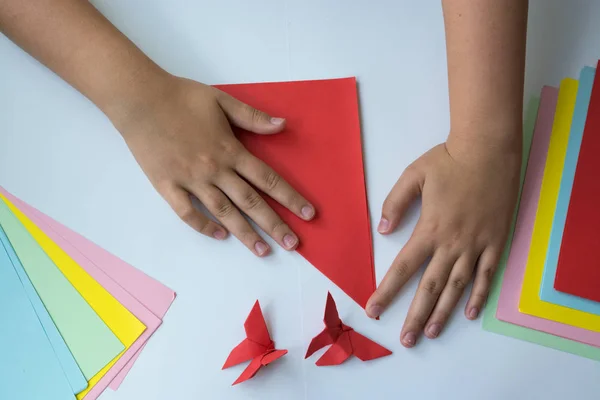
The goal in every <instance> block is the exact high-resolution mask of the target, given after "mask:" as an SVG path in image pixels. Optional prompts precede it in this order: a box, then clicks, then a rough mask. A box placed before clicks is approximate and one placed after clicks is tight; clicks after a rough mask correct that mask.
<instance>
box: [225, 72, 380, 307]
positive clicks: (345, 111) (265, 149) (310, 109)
mask: <svg viewBox="0 0 600 400" xmlns="http://www.w3.org/2000/svg"><path fill="white" fill-rule="evenodd" d="M217 88H219V89H221V90H223V91H224V92H226V93H229V94H230V95H232V96H234V97H236V98H237V99H239V100H241V101H243V102H245V103H247V104H249V105H251V106H253V107H255V108H258V109H260V110H263V111H265V112H267V113H269V114H270V115H272V116H277V117H283V118H286V120H287V124H286V129H285V131H284V132H282V133H280V134H276V135H256V134H252V133H248V132H244V131H239V132H237V133H238V137H239V139H240V140H241V142H242V143H243V144H244V145H245V146H246V148H247V149H249V150H250V152H251V153H253V154H254V155H256V156H257V157H258V158H260V159H262V160H263V161H265V162H266V163H267V164H269V165H270V166H271V167H272V168H273V169H275V171H277V172H278V173H279V174H280V175H281V176H282V177H283V178H284V179H285V180H287V181H288V182H289V183H290V184H291V185H292V186H293V187H294V188H295V189H296V190H298V191H299V192H300V193H302V195H303V196H305V197H306V198H307V199H308V200H309V201H310V202H311V203H312V204H313V205H314V206H315V208H316V210H317V215H316V217H315V219H314V220H313V221H310V222H306V221H303V220H301V219H300V218H298V217H296V216H295V215H294V214H292V213H291V212H290V211H288V210H287V209H286V208H284V207H283V206H281V205H280V204H279V203H277V202H276V201H274V200H272V199H271V198H270V197H268V196H265V198H266V200H267V202H268V203H269V205H270V206H271V207H273V209H274V210H275V211H276V212H277V213H278V214H279V215H280V216H281V217H282V218H283V220H284V221H285V222H286V223H287V224H288V225H289V226H290V228H292V230H294V232H296V234H297V235H298V236H299V238H300V245H299V247H298V252H299V253H300V254H301V255H302V256H303V257H304V258H306V260H308V261H309V262H310V263H311V264H312V265H313V266H315V267H316V268H317V269H318V270H319V271H321V272H322V273H323V274H324V275H325V276H326V277H327V278H329V279H330V280H331V281H332V282H333V283H335V284H336V285H337V286H338V287H339V288H341V289H342V290H343V291H344V292H345V293H346V294H348V296H350V297H351V298H352V299H354V300H355V301H356V302H357V303H358V304H359V305H360V306H361V307H363V308H364V307H365V305H366V303H367V300H368V299H369V297H370V296H371V294H372V293H373V292H374V291H375V270H374V267H373V247H372V241H371V227H370V223H369V215H368V208H367V197H366V190H365V181H364V169H363V160H362V147H361V136H360V122H359V117H358V97H357V91H356V80H355V79H354V78H345V79H331V80H319V81H299V82H281V83H258V84H241V85H221V86H217Z"/></svg>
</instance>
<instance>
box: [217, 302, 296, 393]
mask: <svg viewBox="0 0 600 400" xmlns="http://www.w3.org/2000/svg"><path fill="white" fill-rule="evenodd" d="M244 329H245V330H246V339H244V340H243V341H242V342H241V343H240V344H238V345H237V346H236V347H235V348H234V349H233V350H232V351H231V353H230V354H229V357H227V360H226V361H225V364H224V365H223V369H225V368H229V367H232V366H234V365H238V364H241V363H243V362H245V361H248V360H252V361H251V362H250V364H248V366H247V367H246V369H245V370H244V371H243V372H242V374H241V375H240V376H239V377H238V378H237V380H236V381H235V382H233V385H237V384H238V383H241V382H244V381H247V380H248V379H250V378H252V377H254V375H256V373H257V372H258V370H259V369H261V368H262V367H263V366H265V365H269V364H270V363H272V362H273V361H275V360H277V359H278V358H281V357H283V356H284V355H285V354H287V350H276V349H275V343H274V342H273V340H271V336H270V335H269V330H268V329H267V324H266V323H265V318H264V317H263V314H262V311H261V309H260V304H259V303H258V300H257V301H256V303H254V307H252V310H251V311H250V315H248V318H247V319H246V322H244Z"/></svg>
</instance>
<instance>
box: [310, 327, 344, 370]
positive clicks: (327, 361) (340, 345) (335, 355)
mask: <svg viewBox="0 0 600 400" xmlns="http://www.w3.org/2000/svg"><path fill="white" fill-rule="evenodd" d="M351 355H352V344H351V343H350V336H348V332H344V333H342V334H341V335H340V337H338V339H337V340H336V341H335V343H334V344H333V345H332V346H331V347H330V348H329V349H327V351H326V352H325V353H323V355H322V356H321V358H319V359H318V360H317V365H318V366H319V367H323V366H327V365H338V364H341V363H343V362H344V361H346V360H347V359H348V358H349V357H350V356H351Z"/></svg>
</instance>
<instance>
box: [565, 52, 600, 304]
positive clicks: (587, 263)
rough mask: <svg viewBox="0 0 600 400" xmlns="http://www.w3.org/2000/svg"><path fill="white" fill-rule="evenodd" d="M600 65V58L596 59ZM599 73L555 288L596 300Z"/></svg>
mask: <svg viewBox="0 0 600 400" xmlns="http://www.w3.org/2000/svg"><path fill="white" fill-rule="evenodd" d="M598 68H600V62H599V63H598ZM599 154H600V74H598V73H597V74H596V77H595V79H594V86H593V88H592V96H591V98H590V105H589V107H588V114H587V118H586V122H585V128H584V131H583V138H582V141H581V149H580V150H579V158H578V160H577V169H576V170H575V179H574V180H573V189H572V192H571V199H570V201H569V209H568V211H567V219H566V222H565V230H564V233H563V238H562V244H561V247H560V254H559V257H558V266H557V269H556V279H555V281H554V287H555V289H556V290H559V291H561V292H566V293H569V294H573V295H575V296H579V297H585V298H586V299H590V300H595V301H600V261H598V256H597V254H596V251H597V250H598V249H599V248H600V178H598V172H600V157H599Z"/></svg>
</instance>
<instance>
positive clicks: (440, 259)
mask: <svg viewBox="0 0 600 400" xmlns="http://www.w3.org/2000/svg"><path fill="white" fill-rule="evenodd" d="M455 261H456V258H455V257H452V256H450V255H449V254H448V253H447V252H446V251H442V250H437V251H436V252H435V254H434V255H433V258H432V259H431V262H430V263H429V265H428V266H427V269H426V270H425V273H424V274H423V277H422V278H421V282H419V287H418V288H417V293H416V294H415V297H414V299H413V301H412V303H411V304H410V308H409V309H408V313H407V315H406V321H404V326H403V327H402V332H401V333H400V342H401V343H402V345H404V346H405V347H413V346H414V345H415V344H416V343H417V338H418V336H419V334H420V333H421V332H422V331H423V327H424V326H425V323H426V322H427V320H428V319H429V316H430V315H431V311H433V308H434V307H435V304H436V303H437V301H438V298H439V296H440V294H441V293H442V290H443V288H444V286H446V282H447V281H448V276H449V275H450V270H451V269H452V266H453V265H454V262H455Z"/></svg>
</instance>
